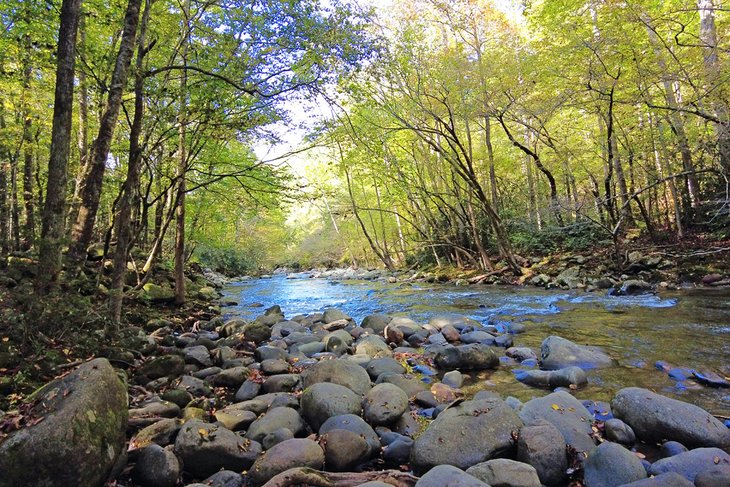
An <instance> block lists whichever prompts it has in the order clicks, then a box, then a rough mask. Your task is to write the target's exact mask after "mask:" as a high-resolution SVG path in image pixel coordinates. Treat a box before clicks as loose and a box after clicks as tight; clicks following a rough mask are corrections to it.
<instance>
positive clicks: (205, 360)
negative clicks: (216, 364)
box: [183, 345, 213, 367]
mask: <svg viewBox="0 0 730 487" xmlns="http://www.w3.org/2000/svg"><path fill="white" fill-rule="evenodd" d="M183 353H184V354H185V363H186V364H193V365H200V366H202V367H210V366H212V365H213V359H211V358H210V351H209V350H208V349H207V348H206V347H205V346H204V345H194V346H192V347H187V348H184V349H183Z"/></svg>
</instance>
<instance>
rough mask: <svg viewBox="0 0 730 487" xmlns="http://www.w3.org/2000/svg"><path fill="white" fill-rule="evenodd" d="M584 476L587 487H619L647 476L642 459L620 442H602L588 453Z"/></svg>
mask: <svg viewBox="0 0 730 487" xmlns="http://www.w3.org/2000/svg"><path fill="white" fill-rule="evenodd" d="M583 472H584V473H583V478H584V482H585V484H586V487H618V486H619V485H623V484H628V483H629V482H634V481H636V480H641V479H645V478H646V470H645V469H644V466H643V465H642V464H641V460H639V458H638V457H637V456H636V455H634V454H633V453H631V452H630V451H628V450H627V449H626V448H624V447H623V446H621V445H619V444H618V443H611V442H610V441H606V442H604V443H601V444H600V445H599V446H598V448H596V449H594V450H593V451H592V452H590V454H589V455H588V459H587V460H586V461H585V463H584V467H583Z"/></svg>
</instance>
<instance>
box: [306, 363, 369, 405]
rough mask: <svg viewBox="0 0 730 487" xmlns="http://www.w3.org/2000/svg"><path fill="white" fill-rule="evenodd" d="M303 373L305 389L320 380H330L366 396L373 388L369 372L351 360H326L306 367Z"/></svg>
mask: <svg viewBox="0 0 730 487" xmlns="http://www.w3.org/2000/svg"><path fill="white" fill-rule="evenodd" d="M301 375H302V385H303V386H304V388H305V389H306V388H307V387H311V386H313V385H314V384H317V383H319V382H329V383H332V384H339V385H341V386H345V387H347V388H348V389H350V390H351V391H353V392H354V393H356V394H359V395H361V396H364V395H365V394H366V393H367V392H368V391H369V390H370V388H371V384H370V376H369V375H368V373H367V372H366V371H365V369H363V368H362V367H360V366H359V365H358V364H356V363H355V362H353V361H350V360H324V361H322V362H318V363H316V364H314V365H313V366H311V367H309V368H307V369H305V370H304V371H303V372H302V374H301Z"/></svg>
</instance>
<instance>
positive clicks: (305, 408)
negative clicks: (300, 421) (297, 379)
mask: <svg viewBox="0 0 730 487" xmlns="http://www.w3.org/2000/svg"><path fill="white" fill-rule="evenodd" d="M361 400H362V398H361V397H360V396H358V395H357V394H355V393H354V392H352V391H351V390H350V389H348V388H347V387H345V386H341V385H338V384H327V383H324V382H320V383H317V384H313V385H312V386H311V387H307V388H306V389H304V392H303V393H302V398H301V404H302V406H301V409H302V415H303V416H304V419H306V420H307V423H309V425H310V426H311V427H312V429H313V430H314V431H317V430H318V429H319V427H320V426H322V424H323V423H324V422H325V421H327V420H328V419H329V418H331V417H333V416H340V415H342V414H360V412H361V411H362V406H361Z"/></svg>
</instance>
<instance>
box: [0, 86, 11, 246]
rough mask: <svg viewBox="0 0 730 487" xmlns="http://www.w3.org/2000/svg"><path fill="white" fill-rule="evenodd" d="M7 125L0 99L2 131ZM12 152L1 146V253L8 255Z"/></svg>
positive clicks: (0, 127) (3, 105)
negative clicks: (9, 185) (10, 161)
mask: <svg viewBox="0 0 730 487" xmlns="http://www.w3.org/2000/svg"><path fill="white" fill-rule="evenodd" d="M5 129H6V124H5V100H4V99H0V131H2V132H4V131H5ZM9 159H10V151H9V150H8V147H7V146H6V145H5V144H2V145H0V253H2V254H6V253H8V251H9V250H10V246H9V236H10V234H9V232H8V222H9V215H10V213H9V211H8V210H9V205H8V176H9V172H10V164H9V163H8V161H9Z"/></svg>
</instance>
